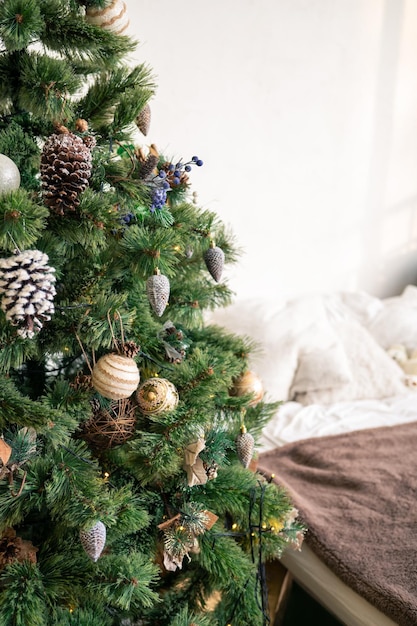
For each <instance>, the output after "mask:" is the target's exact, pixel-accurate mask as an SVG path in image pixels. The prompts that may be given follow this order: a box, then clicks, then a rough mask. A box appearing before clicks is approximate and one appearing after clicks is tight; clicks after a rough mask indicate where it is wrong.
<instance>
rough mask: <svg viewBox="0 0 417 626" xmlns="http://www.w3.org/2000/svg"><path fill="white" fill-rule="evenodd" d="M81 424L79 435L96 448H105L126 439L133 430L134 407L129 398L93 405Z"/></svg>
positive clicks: (119, 443) (134, 422) (134, 420)
mask: <svg viewBox="0 0 417 626" xmlns="http://www.w3.org/2000/svg"><path fill="white" fill-rule="evenodd" d="M95 409H96V410H95V411H94V413H93V415H92V416H91V418H90V419H89V420H88V421H87V422H85V424H83V426H82V429H81V433H80V437H81V438H82V439H84V440H85V441H88V443H89V444H91V445H92V447H94V448H96V449H97V450H107V449H108V448H112V447H113V446H120V445H121V444H123V443H125V442H126V441H128V440H129V439H130V438H131V437H132V436H133V434H134V432H135V424H136V415H135V407H134V406H133V403H132V402H131V401H130V400H127V399H123V400H115V401H113V402H111V403H110V406H108V407H101V406H100V405H98V406H96V407H95Z"/></svg>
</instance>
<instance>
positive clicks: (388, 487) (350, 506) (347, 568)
mask: <svg viewBox="0 0 417 626" xmlns="http://www.w3.org/2000/svg"><path fill="white" fill-rule="evenodd" d="M259 469H260V471H263V472H264V473H265V474H267V475H270V474H271V473H274V474H275V481H276V482H278V483H280V484H281V485H284V486H286V487H287V488H288V491H289V492H290V494H291V495H292V498H293V502H294V504H295V506H296V507H297V508H298V510H299V512H300V517H301V518H302V520H303V521H304V522H305V524H306V525H307V527H308V532H307V535H306V541H307V543H308V545H309V546H310V547H311V548H312V550H313V551H314V552H315V553H316V554H317V555H318V556H319V557H320V559H321V560H322V561H323V562H325V563H326V565H327V566H328V567H329V568H330V569H332V570H333V571H334V572H335V574H337V576H338V577H339V578H340V579H341V580H343V581H344V582H345V583H346V584H348V585H349V586H350V587H351V588H352V589H354V590H355V591H356V592H358V593H359V594H360V595H361V596H362V597H364V598H366V599H367V600H368V601H369V602H370V603H371V604H373V605H374V606H375V607H377V608H378V609H379V610H380V611H381V612H383V613H385V614H386V615H388V616H389V617H390V618H391V619H392V620H394V622H396V623H397V624H399V625H401V626H413V625H417V422H413V423H411V424H403V425H400V426H394V427H384V428H375V429H367V430H361V431H355V432H352V433H347V434H343V435H335V436H331V437H320V438H314V439H306V440H303V441H298V442H295V443H291V444H287V445H286V446H283V447H282V448H277V449H275V450H273V451H271V452H268V453H265V454H262V455H260V459H259Z"/></svg>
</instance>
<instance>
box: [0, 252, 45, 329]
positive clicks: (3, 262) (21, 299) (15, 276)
mask: <svg viewBox="0 0 417 626" xmlns="http://www.w3.org/2000/svg"><path fill="white" fill-rule="evenodd" d="M48 260H49V259H48V257H47V255H46V254H44V253H43V252H41V251H40V250H25V251H24V252H19V253H18V254H16V255H14V256H11V257H8V258H6V259H0V295H1V303H0V307H1V309H2V310H3V311H4V312H5V314H6V319H7V320H9V322H10V323H11V324H13V325H14V326H18V327H19V328H18V331H17V332H18V334H19V335H21V336H22V337H24V338H27V337H29V338H31V337H33V336H34V334H35V332H38V331H40V329H41V328H42V325H43V322H45V321H47V320H50V319H51V315H52V313H53V312H54V304H53V299H54V296H55V294H56V291H55V275H54V272H55V270H54V269H53V268H51V267H49V265H48Z"/></svg>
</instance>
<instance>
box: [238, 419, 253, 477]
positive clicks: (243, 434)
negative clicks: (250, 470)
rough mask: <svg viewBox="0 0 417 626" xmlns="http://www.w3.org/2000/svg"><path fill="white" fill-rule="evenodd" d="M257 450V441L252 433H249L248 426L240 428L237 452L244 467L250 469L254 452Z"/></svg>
mask: <svg viewBox="0 0 417 626" xmlns="http://www.w3.org/2000/svg"><path fill="white" fill-rule="evenodd" d="M254 448H255V440H254V438H253V437H252V435H251V434H250V433H248V432H247V430H246V426H241V427H240V433H239V434H238V436H237V437H236V452H237V456H238V458H239V461H240V462H241V463H242V465H243V466H244V467H249V465H250V462H251V461H252V458H253V450H254Z"/></svg>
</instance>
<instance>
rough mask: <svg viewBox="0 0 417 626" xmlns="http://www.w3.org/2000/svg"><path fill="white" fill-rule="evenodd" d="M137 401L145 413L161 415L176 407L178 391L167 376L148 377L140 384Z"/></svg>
mask: <svg viewBox="0 0 417 626" xmlns="http://www.w3.org/2000/svg"><path fill="white" fill-rule="evenodd" d="M136 401H137V403H138V407H139V410H140V411H141V413H143V414H144V415H159V414H160V413H164V412H165V411H172V410H173V409H175V407H176V406H177V404H178V391H177V390H176V388H175V386H174V385H173V384H172V383H171V381H169V380H167V379H166V378H157V377H155V378H148V380H145V381H144V382H143V383H142V384H141V385H140V386H139V388H138V390H137V392H136Z"/></svg>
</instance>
